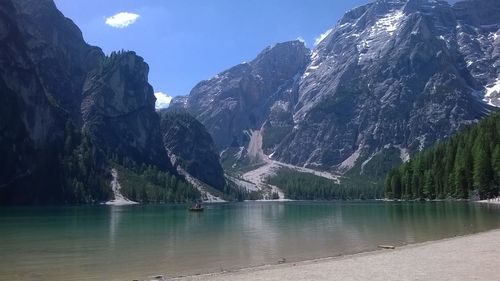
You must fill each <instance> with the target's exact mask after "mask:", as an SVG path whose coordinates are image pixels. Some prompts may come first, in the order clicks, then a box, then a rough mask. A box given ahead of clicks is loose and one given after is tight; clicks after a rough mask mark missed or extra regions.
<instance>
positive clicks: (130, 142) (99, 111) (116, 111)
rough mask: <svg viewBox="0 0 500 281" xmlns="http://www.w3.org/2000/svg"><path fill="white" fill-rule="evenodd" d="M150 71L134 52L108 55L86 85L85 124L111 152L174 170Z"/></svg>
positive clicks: (82, 107)
mask: <svg viewBox="0 0 500 281" xmlns="http://www.w3.org/2000/svg"><path fill="white" fill-rule="evenodd" d="M148 72H149V67H148V65H147V64H146V63H145V62H144V60H143V59H142V58H141V57H139V56H137V55H136V54H135V53H134V52H123V53H113V54H112V55H111V56H110V57H108V58H106V59H105V60H104V62H103V64H102V68H101V69H100V70H99V71H97V73H96V74H94V75H93V76H91V77H89V78H88V79H87V81H86V83H85V87H84V89H83V95H84V96H85V99H84V101H83V103H82V106H81V109H82V116H83V121H84V127H83V128H84V130H85V131H87V132H88V133H89V134H90V136H91V137H92V138H93V139H94V140H95V142H96V144H97V145H98V146H99V147H101V148H102V149H104V150H105V151H106V152H107V154H108V155H116V156H118V158H120V159H122V158H124V157H125V158H129V159H131V160H133V161H135V162H137V163H144V164H148V165H155V166H158V167H160V168H163V169H168V170H173V169H172V166H171V165H170V162H169V160H168V157H167V154H166V151H165V149H164V147H163V144H162V142H161V134H160V120H159V117H158V115H157V114H156V112H155V109H154V105H155V101H156V99H155V97H154V95H153V88H152V87H151V85H149V83H148Z"/></svg>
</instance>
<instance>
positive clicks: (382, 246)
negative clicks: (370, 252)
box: [378, 245, 396, 250]
mask: <svg viewBox="0 0 500 281" xmlns="http://www.w3.org/2000/svg"><path fill="white" fill-rule="evenodd" d="M378 247H379V248H382V249H391V250H394V249H396V246H391V245H378Z"/></svg>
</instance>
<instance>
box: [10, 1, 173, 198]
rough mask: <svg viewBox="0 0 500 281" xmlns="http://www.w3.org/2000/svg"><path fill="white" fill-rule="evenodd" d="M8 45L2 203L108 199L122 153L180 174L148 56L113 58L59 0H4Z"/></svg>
mask: <svg viewBox="0 0 500 281" xmlns="http://www.w3.org/2000/svg"><path fill="white" fill-rule="evenodd" d="M0 43H1V45H0V129H1V130H0V155H1V156H2V157H0V204H47V203H50V204H60V203H90V202H96V201H102V200H106V199H108V196H109V194H110V189H109V186H108V184H109V181H108V173H109V169H108V167H107V165H108V162H107V159H109V158H111V157H115V156H117V157H118V158H122V159H123V158H127V159H131V160H134V161H135V162H136V164H139V165H140V164H148V165H155V166H158V167H160V168H161V169H163V170H169V171H171V172H172V173H175V170H174V169H173V167H172V165H171V164H170V162H169V160H168V156H167V154H166V151H165V149H164V147H163V143H162V136H161V134H160V120H159V116H158V115H157V114H156V112H155V110H154V103H155V98H154V95H153V90H152V88H151V86H150V85H149V84H148V82H147V74H148V66H147V64H146V63H144V61H143V60H142V58H140V57H138V56H136V55H135V53H133V52H127V53H121V54H114V55H112V56H111V57H105V56H104V54H103V53H102V52H101V50H100V49H99V48H96V47H92V46H89V45H88V44H86V43H85V41H84V40H83V38H82V35H81V32H80V30H79V29H78V27H77V26H76V25H74V24H73V22H71V20H69V19H67V18H65V17H64V16H63V15H62V14H61V13H60V12H59V11H58V10H57V8H56V6H55V5H54V3H53V1H51V0H15V1H11V0H5V1H0Z"/></svg>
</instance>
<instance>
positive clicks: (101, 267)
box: [0, 202, 500, 281]
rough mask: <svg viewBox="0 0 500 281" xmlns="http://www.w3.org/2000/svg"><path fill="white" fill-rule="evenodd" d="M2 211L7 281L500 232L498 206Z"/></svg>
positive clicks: (226, 263) (110, 274)
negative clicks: (493, 231)
mask: <svg viewBox="0 0 500 281" xmlns="http://www.w3.org/2000/svg"><path fill="white" fill-rule="evenodd" d="M186 208H187V206H185V205H159V206H140V205H139V206H123V207H111V206H86V207H54V208H47V207H45V208H28V207H26V208H0V280H51V281H59V280H133V279H146V277H147V276H151V275H157V274H165V275H167V276H178V275H183V274H193V273H201V272H207V271H211V272H212V271H220V270H225V269H235V268H240V267H248V266H256V265H262V264H269V263H277V261H278V260H280V259H281V258H282V257H284V258H286V259H287V261H296V260H303V259H310V258H318V257H327V256H336V255H341V254H349V253H356V252H361V251H369V250H374V249H376V247H377V245H379V244H392V245H402V244H407V243H416V242H422V241H427V240H436V239H441V238H446V237H452V236H455V235H464V234H470V233H475V232H480V231H486V230H490V229H494V228H500V206H492V205H483V204H474V203H465V202H463V203H461V202H428V203H382V202H372V203H370V202H365V203H311V202H287V203H267V202H262V203H258V202H255V203H235V204H214V205H208V206H206V209H205V212H204V213H190V212H188V211H187V210H186Z"/></svg>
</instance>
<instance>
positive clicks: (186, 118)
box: [160, 110, 226, 191]
mask: <svg viewBox="0 0 500 281" xmlns="http://www.w3.org/2000/svg"><path fill="white" fill-rule="evenodd" d="M160 116H161V133H162V135H163V143H164V145H165V149H166V150H167V151H168V153H169V155H170V158H171V160H172V163H173V164H174V165H175V166H177V167H180V168H181V169H182V170H184V171H185V172H187V173H188V174H189V175H190V176H192V177H194V178H196V179H198V180H199V181H201V182H203V183H205V184H208V185H209V186H211V187H213V188H215V189H217V190H219V191H224V187H225V186H226V180H225V178H224V170H223V169H222V166H221V164H220V162H219V154H217V152H216V150H215V145H214V142H213V140H212V137H211V136H210V134H209V133H208V132H207V130H206V129H205V127H203V125H202V124H201V123H200V122H198V121H197V120H196V119H195V118H194V117H193V116H191V115H190V114H188V113H186V112H181V111H174V110H162V111H161V112H160Z"/></svg>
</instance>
